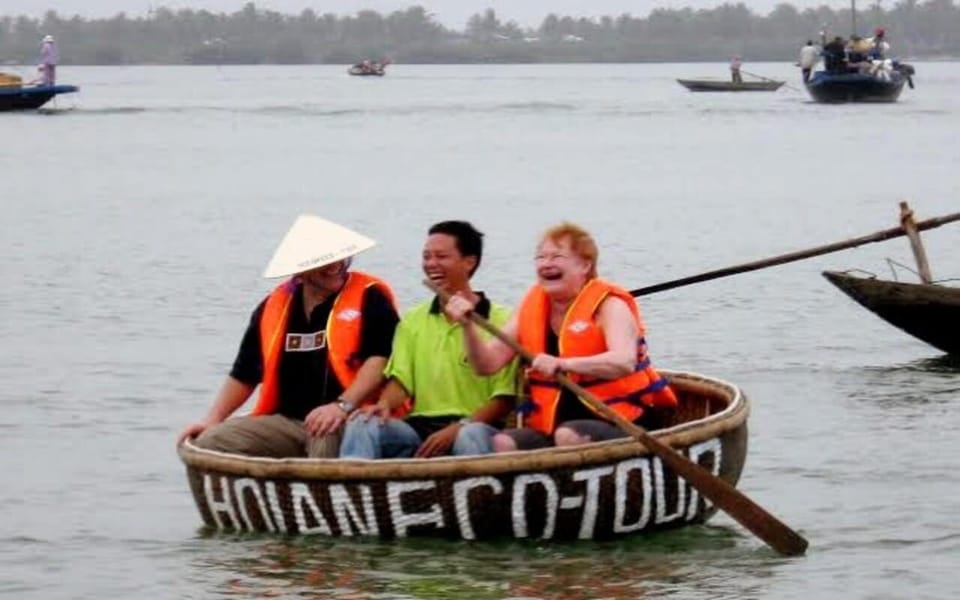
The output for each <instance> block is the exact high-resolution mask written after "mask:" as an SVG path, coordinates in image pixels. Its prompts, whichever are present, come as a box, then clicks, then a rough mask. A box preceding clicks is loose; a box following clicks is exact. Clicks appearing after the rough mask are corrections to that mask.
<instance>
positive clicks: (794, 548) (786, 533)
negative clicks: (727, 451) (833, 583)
mask: <svg viewBox="0 0 960 600" xmlns="http://www.w3.org/2000/svg"><path fill="white" fill-rule="evenodd" d="M423 284H424V285H425V286H427V287H428V288H430V289H431V290H433V292H434V293H436V294H437V295H438V296H439V297H440V300H441V302H446V301H447V299H448V298H449V296H448V295H447V294H446V293H445V292H444V291H442V290H440V289H439V288H438V287H436V286H435V285H434V283H433V282H432V281H430V280H429V279H425V280H424V281H423ZM468 317H469V319H470V320H471V321H473V322H474V323H476V324H477V325H478V326H480V328H482V329H484V330H485V331H487V332H489V333H490V334H491V335H493V336H494V337H496V338H497V339H499V340H500V341H501V342H503V343H504V344H506V345H507V346H509V347H510V348H512V349H513V350H514V351H515V352H516V353H517V354H519V355H520V356H521V358H523V360H524V361H526V362H527V363H531V362H533V359H534V355H533V354H532V353H530V352H529V351H527V350H526V349H525V348H524V347H523V346H521V345H520V344H518V343H517V342H516V341H514V340H513V339H511V338H509V337H508V336H507V335H506V334H504V333H503V332H502V331H500V329H498V328H497V327H496V326H495V325H493V324H492V323H490V322H489V321H487V320H486V319H484V318H483V317H481V316H480V315H478V314H476V313H473V312H471V313H470V314H469V315H468ZM556 379H557V381H559V382H560V385H562V386H563V387H565V388H567V389H568V390H570V391H572V392H573V393H575V394H576V395H577V396H579V397H580V398H582V399H583V400H584V401H585V402H587V403H589V404H590V406H592V407H593V408H594V409H595V410H596V411H597V412H599V413H600V414H602V415H603V416H604V417H606V418H607V419H609V420H610V421H612V422H613V423H616V424H617V426H618V427H620V428H621V429H623V430H624V431H626V432H627V433H629V434H630V435H632V436H633V437H634V438H635V439H637V440H638V441H640V443H642V444H643V445H644V446H645V447H646V448H647V449H648V450H650V451H651V452H653V453H654V454H655V455H657V457H658V458H659V459H660V460H661V461H663V463H664V464H666V465H667V466H668V467H669V468H670V469H672V470H673V472H674V473H676V474H677V475H679V476H680V477H682V478H683V479H685V480H686V481H687V482H688V483H689V484H690V485H692V486H693V487H695V488H697V490H698V491H699V492H700V493H701V494H702V495H703V497H704V498H708V499H709V500H710V501H711V502H713V504H714V505H716V506H717V507H718V508H720V509H721V510H723V511H724V512H726V513H727V514H728V515H730V516H731V517H733V518H734V519H736V520H737V521H738V522H739V523H740V524H741V525H743V526H744V527H746V528H747V529H749V530H750V531H752V532H753V533H754V535H756V536H757V537H759V538H760V539H762V540H763V541H764V542H766V543H767V545H769V546H770V547H771V548H773V549H774V550H776V551H777V552H779V553H780V554H782V555H784V556H799V555H801V554H803V553H804V552H805V551H806V549H807V540H806V539H804V538H803V537H802V536H801V535H800V534H798V533H797V532H796V531H794V530H792V529H790V528H789V527H787V526H786V525H784V524H783V523H782V522H781V521H780V520H778V519H777V518H776V517H774V516H773V515H771V514H770V513H768V512H767V511H766V510H764V509H763V507H761V506H760V505H759V504H757V503H756V502H754V501H753V500H751V499H750V498H747V497H746V496H745V495H743V494H742V493H741V492H739V491H738V490H737V489H736V488H735V487H733V486H732V485H730V484H729V483H727V482H726V481H724V480H722V479H720V478H719V477H717V476H716V475H714V474H713V473H711V472H710V471H707V470H706V469H704V468H703V467H701V466H700V465H698V464H696V463H694V462H692V461H691V460H690V459H688V458H687V457H685V456H683V455H682V454H679V453H677V452H675V451H674V450H673V449H672V448H670V447H669V446H667V445H666V444H664V443H663V442H661V441H660V440H658V439H657V438H655V437H653V436H651V435H650V434H649V433H647V432H646V430H644V429H643V428H642V427H639V426H637V425H635V424H633V423H631V422H630V421H628V420H626V419H625V418H623V417H621V416H620V415H619V414H618V413H616V412H614V411H613V410H612V409H611V408H610V407H608V406H607V405H606V404H604V403H603V402H601V401H600V400H598V399H597V398H595V397H594V396H593V395H592V394H591V393H590V392H588V391H587V390H585V389H583V388H582V387H580V386H579V385H577V384H576V383H574V382H573V381H572V380H571V379H570V378H569V377H567V376H566V375H564V374H562V373H557V375H556Z"/></svg>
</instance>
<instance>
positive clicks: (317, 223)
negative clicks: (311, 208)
mask: <svg viewBox="0 0 960 600" xmlns="http://www.w3.org/2000/svg"><path fill="white" fill-rule="evenodd" d="M376 244H377V243H376V242H375V241H373V240H371V239H370V238H368V237H366V236H363V235H360V234H359V233H357V232H356V231H351V230H350V229H347V228H346V227H344V226H343V225H337V224H336V223H331V222H330V221H327V220H326V219H321V218H320V217H317V216H315V215H300V216H299V217H297V220H296V221H294V222H293V225H292V226H291V227H290V230H289V231H288V232H287V235H285V236H284V237H283V241H282V242H280V245H279V246H277V250H276V252H274V253H273V258H271V259H270V264H268V265H267V269H266V270H265V271H264V272H263V276H264V277H267V278H274V277H286V276H287V275H296V274H297V273H303V272H304V271H309V270H310V269H316V268H318V267H322V266H324V265H329V264H330V263H335V262H337V261H338V260H343V259H345V258H350V257H351V256H354V255H357V254H360V253H361V252H363V251H364V250H368V249H370V248H373V247H374V246H375V245H376Z"/></svg>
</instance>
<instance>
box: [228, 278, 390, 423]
mask: <svg viewBox="0 0 960 600" xmlns="http://www.w3.org/2000/svg"><path fill="white" fill-rule="evenodd" d="M335 299H336V296H334V297H331V298H328V299H327V300H326V301H325V302H323V303H322V304H320V305H318V306H317V307H315V308H314V309H313V311H312V312H311V313H310V318H307V316H306V314H305V313H304V307H303V286H302V285H300V286H297V290H296V292H295V293H294V296H293V301H292V305H291V307H290V313H289V317H288V321H287V334H288V335H290V334H306V335H305V336H304V337H303V339H305V340H316V339H322V338H325V335H318V334H324V333H325V331H326V327H327V319H328V317H329V316H330V310H331V309H332V308H333V303H334V301H335ZM266 302H267V300H266V298H265V299H264V300H263V302H261V303H260V304H259V305H258V306H257V308H256V309H255V310H254V311H253V315H252V316H251V317H250V324H249V325H248V326H247V331H246V333H244V335H243V341H241V342H240V350H239V352H237V358H236V360H235V361H234V363H233V368H232V369H231V370H230V376H231V377H233V378H234V379H237V380H238V381H242V382H243V383H246V384H248V385H257V384H259V383H260V382H262V381H263V353H262V352H261V349H260V315H262V314H263V309H264V306H265V305H266ZM362 312H363V325H362V326H361V330H360V347H359V349H358V350H357V353H356V356H355V358H356V359H357V360H359V361H360V362H362V361H364V360H366V359H367V358H370V357H371V356H383V357H389V356H390V347H391V345H392V344H393V332H394V330H395V329H396V327H397V322H398V321H399V320H400V317H399V316H398V315H397V311H396V310H394V308H393V305H392V304H391V303H390V300H389V299H388V298H387V297H386V296H385V295H384V294H383V292H381V291H380V290H379V289H377V288H376V287H374V286H371V287H369V288H367V289H366V291H365V292H364V296H363V308H362ZM285 346H288V345H287V344H285ZM279 369H280V375H279V399H280V403H279V407H278V410H277V412H279V413H280V414H282V415H285V416H288V417H290V418H293V419H303V418H304V417H306V416H307V414H308V413H309V412H310V411H311V410H313V409H314V408H316V407H317V406H320V405H322V404H326V403H328V402H332V401H334V400H336V399H337V397H338V396H340V394H342V393H343V385H342V384H341V383H340V381H338V380H337V377H336V375H335V374H334V372H333V369H332V368H331V367H329V365H328V362H327V346H326V342H325V341H324V342H323V343H321V344H319V345H316V344H299V347H298V348H297V349H295V350H292V349H289V348H288V349H287V350H286V351H285V352H284V353H283V355H282V356H281V357H280V367H279Z"/></svg>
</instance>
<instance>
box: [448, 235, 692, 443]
mask: <svg viewBox="0 0 960 600" xmlns="http://www.w3.org/2000/svg"><path fill="white" fill-rule="evenodd" d="M597 258H598V250H597V245H596V243H595V242H594V240H593V238H592V237H591V236H590V234H589V233H587V232H586V231H585V230H584V229H583V228H581V227H580V226H578V225H575V224H573V223H561V224H559V225H557V226H554V227H551V228H549V229H547V230H546V232H544V234H543V236H542V238H541V239H540V243H539V244H538V245H537V250H536V256H535V257H534V266H535V268H536V276H537V280H536V283H534V285H533V286H532V287H531V288H530V289H529V291H527V293H526V296H525V297H524V298H523V300H522V301H521V303H520V306H519V308H517V310H515V311H514V313H513V315H512V316H511V317H510V320H509V321H508V322H507V324H506V325H504V326H503V328H502V330H503V333H504V334H506V335H507V336H509V337H510V338H512V339H513V340H515V341H516V342H518V343H519V344H520V345H521V346H522V347H523V348H525V349H526V350H528V351H529V352H530V353H531V354H534V355H535V358H534V360H533V362H532V364H531V365H530V369H529V370H528V375H527V376H528V383H529V386H530V400H529V401H528V402H525V403H524V404H522V405H521V406H520V407H518V412H519V413H520V415H521V416H522V418H523V424H524V425H525V427H523V428H520V429H510V430H507V431H504V432H502V433H500V434H498V435H497V436H495V437H494V448H495V450H496V451H497V452H505V451H512V450H528V449H533V448H541V447H546V446H549V445H551V443H554V444H556V445H557V446H570V445H577V444H584V443H587V442H596V441H601V440H609V439H616V438H621V437H628V436H629V434H627V433H625V432H624V431H623V430H621V429H620V428H618V427H617V426H616V425H614V424H613V423H611V422H609V421H607V420H605V419H603V418H602V417H601V416H600V414H599V413H597V412H594V410H593V409H592V408H590V407H588V406H587V405H585V404H584V403H582V402H581V401H580V400H579V399H578V398H577V397H576V395H575V394H574V393H573V392H572V391H570V390H568V389H566V388H564V387H562V386H560V385H559V384H558V382H557V381H556V379H555V378H554V375H555V374H557V373H558V372H563V373H565V374H566V375H567V376H569V377H570V378H571V379H572V380H573V381H575V382H577V383H579V385H580V386H582V387H584V388H586V390H587V391H588V392H590V393H591V394H592V395H593V396H594V397H595V398H597V399H598V400H600V401H602V402H604V403H605V404H607V405H608V406H609V407H610V408H611V409H613V410H615V411H616V412H617V413H619V414H620V415H621V416H622V417H624V418H625V419H627V420H628V421H632V422H634V423H637V424H639V425H641V426H642V427H644V428H646V429H653V428H655V427H656V426H657V424H658V420H659V419H662V418H664V417H665V416H666V414H667V413H668V412H670V411H672V410H674V409H675V408H676V406H677V398H676V396H675V395H674V393H673V390H671V389H670V386H669V384H668V382H667V381H666V379H665V378H663V377H661V376H660V374H659V373H657V371H656V370H655V369H654V367H653V365H652V364H651V363H650V357H649V355H648V353H647V344H646V340H645V337H644V336H645V330H644V325H643V320H642V319H641V316H640V311H639V308H638V307H637V304H636V302H635V301H634V299H633V297H632V296H631V295H630V293H629V292H628V291H626V290H624V289H623V288H621V287H619V286H617V285H614V284H613V283H610V282H608V281H605V280H603V279H601V278H600V277H599V276H598V275H597ZM445 310H446V311H447V314H449V315H450V316H451V317H452V318H454V319H456V320H458V321H459V322H461V323H462V324H463V334H464V339H463V341H464V344H465V346H466V349H467V356H468V358H469V360H470V363H471V364H472V365H473V367H474V368H475V369H476V370H477V372H479V373H489V372H491V371H495V370H496V369H499V368H500V367H501V366H502V365H503V364H505V363H507V362H508V361H510V360H513V359H514V357H515V356H516V352H515V351H514V350H513V349H512V348H511V347H510V346H508V345H507V344H505V343H504V342H503V341H501V340H499V339H491V340H489V341H485V340H483V339H481V338H480V337H479V335H478V331H477V328H476V327H475V325H474V324H473V323H472V322H471V321H470V320H469V319H468V318H467V315H468V313H469V312H470V311H472V310H474V303H473V302H472V301H471V300H470V298H468V297H465V296H463V295H457V296H454V297H453V298H451V299H450V300H449V301H448V302H447V305H446V307H445Z"/></svg>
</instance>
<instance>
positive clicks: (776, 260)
mask: <svg viewBox="0 0 960 600" xmlns="http://www.w3.org/2000/svg"><path fill="white" fill-rule="evenodd" d="M953 221H960V213H951V214H949V215H944V216H942V217H934V218H933V219H927V220H925V221H917V223H916V224H915V225H916V229H917V231H923V230H925V229H933V228H935V227H940V226H941V225H946V224H947V223H951V222H953ZM906 234H907V232H906V230H905V229H904V228H903V226H900V227H894V228H892V229H884V230H883V231H878V232H876V233H871V234H870V235H865V236H862V237H858V238H853V239H850V240H846V241H843V242H834V243H833V244H826V245H824V246H817V247H816V248H810V249H809V250H798V251H797V252H790V253H789V254H781V255H780V256H774V257H772V258H765V259H763V260H757V261H753V262H748V263H743V264H742V265H735V266H732V267H726V268H723V269H717V270H715V271H707V272H706V273H700V274H699V275H691V276H689V277H682V278H680V279H674V280H672V281H666V282H664V283H657V284H654V285H648V286H646V287H642V288H637V289H635V290H630V293H631V294H633V295H634V296H646V295H647V294H653V293H655V292H662V291H664V290H670V289H673V288H677V287H683V286H685V285H690V284H692V283H700V282H701V281H709V280H711V279H719V278H721V277H727V276H729V275H736V274H738V273H746V272H747V271H756V270H758V269H765V268H767V267H773V266H775V265H782V264H785V263H789V262H794V261H797V260H803V259H805V258H811V257H814V256H820V255H821V254H829V253H831V252H837V251H838V250H846V249H848V248H855V247H857V246H862V245H863V244H871V243H873V242H882V241H884V240H889V239H891V238H895V237H900V236H903V235H906Z"/></svg>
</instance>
